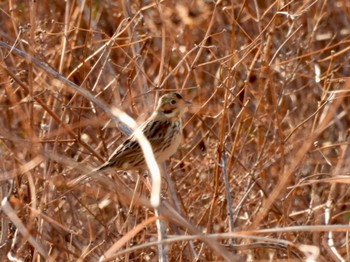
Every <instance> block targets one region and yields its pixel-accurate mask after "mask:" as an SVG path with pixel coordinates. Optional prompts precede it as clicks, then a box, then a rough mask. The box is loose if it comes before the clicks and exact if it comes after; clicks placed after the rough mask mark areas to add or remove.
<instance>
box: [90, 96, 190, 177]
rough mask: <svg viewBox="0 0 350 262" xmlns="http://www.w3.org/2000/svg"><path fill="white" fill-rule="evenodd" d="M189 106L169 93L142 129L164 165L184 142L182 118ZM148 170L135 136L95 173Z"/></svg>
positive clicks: (159, 102) (160, 100) (180, 97)
mask: <svg viewBox="0 0 350 262" xmlns="http://www.w3.org/2000/svg"><path fill="white" fill-rule="evenodd" d="M189 104H190V103H189V102H187V101H185V100H184V99H183V97H182V96H181V95H180V94H178V93H168V94H165V95H163V96H162V97H160V98H159V100H158V103H157V107H156V109H155V111H154V112H153V114H152V115H151V116H150V117H149V118H148V119H147V120H146V121H145V122H144V123H143V124H142V125H141V126H140V127H139V128H140V129H141V130H142V132H143V134H144V135H145V136H146V138H147V139H148V141H149V142H150V144H151V146H152V150H153V153H154V156H155V158H156V161H157V162H158V163H161V162H163V161H165V160H167V159H169V157H171V156H172V155H173V154H174V153H175V152H176V150H177V148H178V147H179V145H180V142H181V138H182V121H181V117H182V115H183V113H184V112H185V110H186V108H187V106H188V105H189ZM145 167H146V162H145V159H144V157H143V153H142V149H141V147H140V145H139V143H138V142H137V140H136V138H135V136H134V135H133V134H132V135H131V136H130V137H128V138H127V139H126V140H125V141H124V142H123V143H122V144H121V145H120V146H119V147H118V148H117V149H116V150H115V151H114V152H113V154H112V155H111V156H110V157H109V159H108V160H107V162H106V163H104V164H103V165H101V166H100V167H98V168H97V169H95V170H94V171H102V170H105V169H109V168H113V169H119V170H130V169H141V168H145Z"/></svg>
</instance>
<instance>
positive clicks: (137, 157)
mask: <svg viewBox="0 0 350 262" xmlns="http://www.w3.org/2000/svg"><path fill="white" fill-rule="evenodd" d="M168 128H169V123H168V122H167V121H164V122H163V121H161V122H158V121H155V120H153V119H150V120H149V121H146V122H145V123H143V124H142V125H141V126H140V129H141V130H142V131H143V133H144V135H145V136H146V138H147V139H148V141H149V142H150V144H151V145H152V150H153V153H155V154H156V153H157V152H158V150H159V149H160V148H161V145H162V143H164V137H165V135H166V133H167V132H168ZM143 163H144V157H143V152H142V149H141V147H140V145H139V143H138V142H137V140H136V138H135V136H134V135H131V136H130V137H128V138H127V139H126V140H125V141H124V142H123V143H122V144H121V145H119V146H118V147H117V149H116V150H115V151H114V152H113V154H112V155H111V156H110V158H109V159H108V161H107V162H106V163H104V164H103V165H102V166H100V167H99V168H98V170H103V169H106V168H109V167H116V168H123V167H127V166H138V165H142V164H143Z"/></svg>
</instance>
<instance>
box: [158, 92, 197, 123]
mask: <svg viewBox="0 0 350 262" xmlns="http://www.w3.org/2000/svg"><path fill="white" fill-rule="evenodd" d="M190 104H191V103H189V102H187V101H185V100H184V99H183V97H182V96H181V95H180V94H179V93H168V94H165V95H163V96H162V97H160V98H159V100H158V104H157V108H156V112H157V113H162V114H163V115H164V116H166V117H168V118H173V117H181V115H182V114H183V113H184V112H185V110H186V108H187V106H188V105H190Z"/></svg>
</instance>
